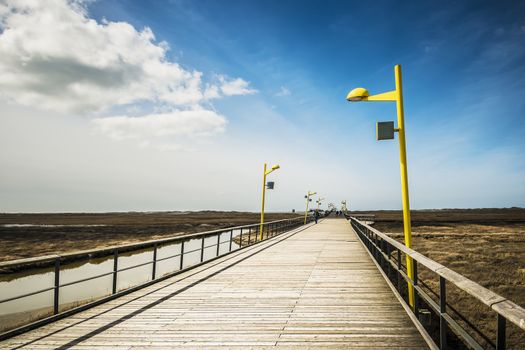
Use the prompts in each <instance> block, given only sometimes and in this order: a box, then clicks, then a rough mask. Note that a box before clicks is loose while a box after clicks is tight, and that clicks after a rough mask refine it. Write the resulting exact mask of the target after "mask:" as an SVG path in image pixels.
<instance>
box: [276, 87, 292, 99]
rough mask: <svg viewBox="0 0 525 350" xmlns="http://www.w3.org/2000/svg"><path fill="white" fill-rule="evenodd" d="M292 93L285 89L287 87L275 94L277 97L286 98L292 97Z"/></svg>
mask: <svg viewBox="0 0 525 350" xmlns="http://www.w3.org/2000/svg"><path fill="white" fill-rule="evenodd" d="M291 94H292V93H291V92H290V90H289V89H288V88H287V87H285V86H281V88H280V89H279V91H278V92H277V93H276V94H275V96H279V97H285V96H290V95H291Z"/></svg>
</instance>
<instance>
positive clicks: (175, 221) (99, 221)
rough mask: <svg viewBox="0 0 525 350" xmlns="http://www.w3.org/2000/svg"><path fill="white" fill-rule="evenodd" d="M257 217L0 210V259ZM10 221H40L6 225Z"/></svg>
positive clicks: (211, 227)
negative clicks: (14, 212) (24, 212)
mask: <svg viewBox="0 0 525 350" xmlns="http://www.w3.org/2000/svg"><path fill="white" fill-rule="evenodd" d="M296 216H297V214H292V213H269V214H266V215H265V221H272V220H279V219H285V218H291V217H296ZM259 220H260V214H258V213H243V212H218V211H201V212H153V213H138V212H137V213H135V212H131V213H103V214H0V261H7V260H14V259H22V258H31V257H35V256H40V255H48V254H60V253H65V252H71V251H77V250H86V249H96V248H103V247H109V246H114V245H119V244H126V243H136V242H140V241H145V240H150V239H157V238H164V237H170V236H176V235H182V234H188V233H194V232H204V231H210V230H215V229H220V228H225V227H232V226H240V225H248V224H254V223H257V222H259ZM13 224H15V225H28V224H30V225H42V226H14V227H13V226H10V225H13ZM6 225H8V226H7V227H6ZM46 225H47V226H46ZM53 225H59V226H53ZM83 225H85V226H83Z"/></svg>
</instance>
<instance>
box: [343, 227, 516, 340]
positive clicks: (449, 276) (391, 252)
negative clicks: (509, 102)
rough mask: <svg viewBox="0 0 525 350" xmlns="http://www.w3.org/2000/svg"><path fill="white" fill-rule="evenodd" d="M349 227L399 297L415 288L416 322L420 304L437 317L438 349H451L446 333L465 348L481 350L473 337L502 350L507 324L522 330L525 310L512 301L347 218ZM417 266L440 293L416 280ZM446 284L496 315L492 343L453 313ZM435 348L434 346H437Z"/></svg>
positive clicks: (471, 324)
mask: <svg viewBox="0 0 525 350" xmlns="http://www.w3.org/2000/svg"><path fill="white" fill-rule="evenodd" d="M350 223H351V225H352V227H353V229H354V231H355V232H356V233H357V235H358V236H359V238H360V239H361V241H362V242H363V244H364V245H365V247H366V248H367V249H368V250H369V252H370V254H371V256H372V257H373V258H374V259H375V260H376V262H377V265H378V266H379V267H380V268H381V269H382V271H383V273H384V274H385V275H386V276H387V277H388V278H389V279H393V281H391V282H394V283H392V285H393V286H394V288H396V289H397V290H398V291H399V292H400V294H402V293H403V292H404V291H405V288H403V287H406V286H407V283H408V284H410V285H412V286H413V287H414V294H415V301H414V308H412V312H413V313H414V314H415V316H416V318H417V319H419V313H420V307H421V305H422V304H423V303H424V304H425V305H427V306H428V307H429V308H430V309H431V311H433V312H434V314H435V315H437V317H439V327H438V332H439V335H438V336H436V337H435V338H437V339H435V343H437V344H439V349H442V350H443V349H447V348H450V349H453V348H454V347H447V333H448V331H451V332H453V333H454V334H455V336H456V338H457V339H459V341H460V342H461V343H462V344H464V345H466V346H467V347H468V348H471V349H476V350H482V349H484V348H483V346H482V345H481V344H480V342H478V341H477V340H476V339H475V338H476V337H479V338H481V339H483V340H484V341H485V342H486V344H487V345H488V346H490V347H494V348H496V349H497V350H504V349H505V348H506V345H507V344H506V343H507V337H506V328H507V321H510V322H512V323H513V324H514V325H516V326H517V327H518V328H519V329H520V331H524V330H525V309H523V308H522V307H520V306H519V305H516V304H515V303H513V302H512V301H510V300H508V299H506V298H504V297H502V296H500V295H498V294H496V293H494V292H492V291H490V290H488V289H486V288H484V287H482V286H480V285H479V284H477V283H475V282H473V281H471V280H469V279H468V278H466V277H464V276H462V275H460V274H458V273H456V272H454V271H452V270H450V269H448V268H446V267H445V266H443V265H441V264H439V263H437V262H435V261H433V260H431V259H429V258H427V257H426V256H424V255H422V254H420V253H418V252H416V251H415V250H412V249H410V248H407V247H406V246H404V245H403V244H402V243H399V242H398V241H396V240H394V239H392V238H390V237H388V236H387V235H385V234H384V233H382V232H380V231H378V230H376V229H374V228H373V227H371V226H369V225H366V224H364V223H363V222H361V221H360V220H357V219H356V218H354V217H351V218H350ZM402 255H405V256H410V257H412V260H413V265H414V279H413V280H412V279H411V278H409V277H408V276H407V273H406V266H404V265H403V264H402V261H403V257H402ZM418 266H420V267H425V268H426V269H427V270H429V271H430V272H432V273H433V274H435V275H437V277H439V291H438V292H437V293H436V292H434V291H432V290H431V289H430V288H429V287H428V285H426V284H425V283H424V281H422V280H421V279H420V278H418V272H417V271H418ZM403 281H405V283H403ZM396 282H397V285H396ZM447 282H448V283H450V284H452V285H454V286H455V287H457V288H459V289H461V290H463V291H464V292H466V293H468V294H469V295H470V296H472V297H474V298H475V299H477V300H478V301H479V302H481V303H483V304H485V305H486V306H488V307H489V308H491V309H492V310H493V311H494V312H496V315H497V317H496V323H497V324H496V339H495V342H494V341H492V340H491V339H490V338H489V337H487V336H486V335H485V334H483V333H482V332H481V331H480V330H479V329H478V328H476V326H475V325H474V324H473V323H472V322H470V321H468V320H467V319H466V318H465V317H463V316H462V315H460V314H459V312H458V311H457V310H456V309H454V308H453V307H452V306H450V305H449V304H448V303H447ZM423 287H425V288H426V289H427V290H430V292H431V293H432V294H434V298H432V297H431V296H430V295H429V294H428V293H427V292H426V291H425V289H423ZM405 305H406V302H405ZM406 306H408V305H406ZM450 311H452V312H453V313H454V315H456V316H459V318H460V319H461V320H462V321H463V323H464V324H465V325H467V326H468V328H469V330H470V331H471V333H476V335H474V336H473V335H471V333H469V332H468V331H467V330H466V329H465V328H466V327H464V326H462V325H461V324H460V323H458V322H457V321H456V320H455V319H454V318H453V317H452V313H451V312H450ZM437 344H435V345H436V346H438V345H437ZM521 345H523V344H521Z"/></svg>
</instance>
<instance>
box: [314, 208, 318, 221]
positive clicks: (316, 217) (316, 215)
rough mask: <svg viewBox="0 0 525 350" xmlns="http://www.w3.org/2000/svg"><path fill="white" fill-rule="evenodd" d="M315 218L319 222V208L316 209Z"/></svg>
mask: <svg viewBox="0 0 525 350" xmlns="http://www.w3.org/2000/svg"><path fill="white" fill-rule="evenodd" d="M314 218H315V223H316V224H317V220H319V210H316V211H315V214H314Z"/></svg>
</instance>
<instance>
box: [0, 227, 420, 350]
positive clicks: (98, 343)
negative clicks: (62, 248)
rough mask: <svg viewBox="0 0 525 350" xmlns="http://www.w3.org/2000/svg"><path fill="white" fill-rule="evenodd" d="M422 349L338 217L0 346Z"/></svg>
mask: <svg viewBox="0 0 525 350" xmlns="http://www.w3.org/2000/svg"><path fill="white" fill-rule="evenodd" d="M182 346H184V347H193V348H251V349H254V348H256V349H261V348H272V347H275V346H277V347H288V348H312V349H383V348H384V349H426V348H427V345H426V342H425V341H424V339H423V337H422V336H421V335H420V333H419V331H418V330H417V329H416V327H415V326H414V324H413V322H412V321H411V320H410V318H409V316H408V315H407V313H406V311H405V310H404V309H403V307H402V306H401V304H400V303H399V301H398V299H397V298H396V296H395V295H394V293H393V292H392V290H391V289H390V287H389V286H388V284H387V282H386V281H385V279H384V278H383V277H382V275H381V273H380V272H379V270H378V269H377V267H376V265H375V264H374V262H373V261H372V259H371V258H370V256H369V255H368V253H367V251H366V250H365V249H364V248H363V246H362V244H361V243H360V241H359V239H358V237H357V236H356V234H355V233H354V232H353V230H352V228H351V225H350V224H349V223H348V222H347V221H346V220H344V219H325V220H322V221H320V222H319V223H318V224H317V225H309V226H303V227H300V228H298V229H295V230H293V231H290V232H289V233H285V234H282V235H279V236H276V237H274V238H272V239H269V240H267V241H263V242H261V243H259V244H256V245H254V246H251V247H248V248H246V249H242V250H240V251H238V252H234V253H232V254H230V255H227V256H225V257H222V258H219V259H217V260H214V261H211V262H209V263H207V264H204V265H202V266H199V267H196V268H194V269H191V270H189V271H186V272H184V273H181V274H180V275H177V276H175V277H172V278H170V279H167V280H164V281H161V282H159V283H156V284H153V285H151V286H148V287H146V288H143V289H141V290H138V291H136V292H133V293H130V294H128V295H125V296H123V297H120V298H117V299H115V300H112V301H109V302H106V303H104V304H102V305H99V306H95V307H93V308H90V309H88V310H86V311H83V312H80V313H77V314H75V315H73V316H70V317H67V318H65V319H62V320H59V321H56V322H54V323H51V324H48V325H46V326H42V327H40V328H38V329H35V330H33V331H30V332H27V333H24V334H21V335H19V336H17V337H14V338H11V339H8V340H6V341H4V342H0V348H2V349H16V348H20V349H69V348H74V349H96V350H97V349H112V350H117V349H171V348H175V347H182Z"/></svg>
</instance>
